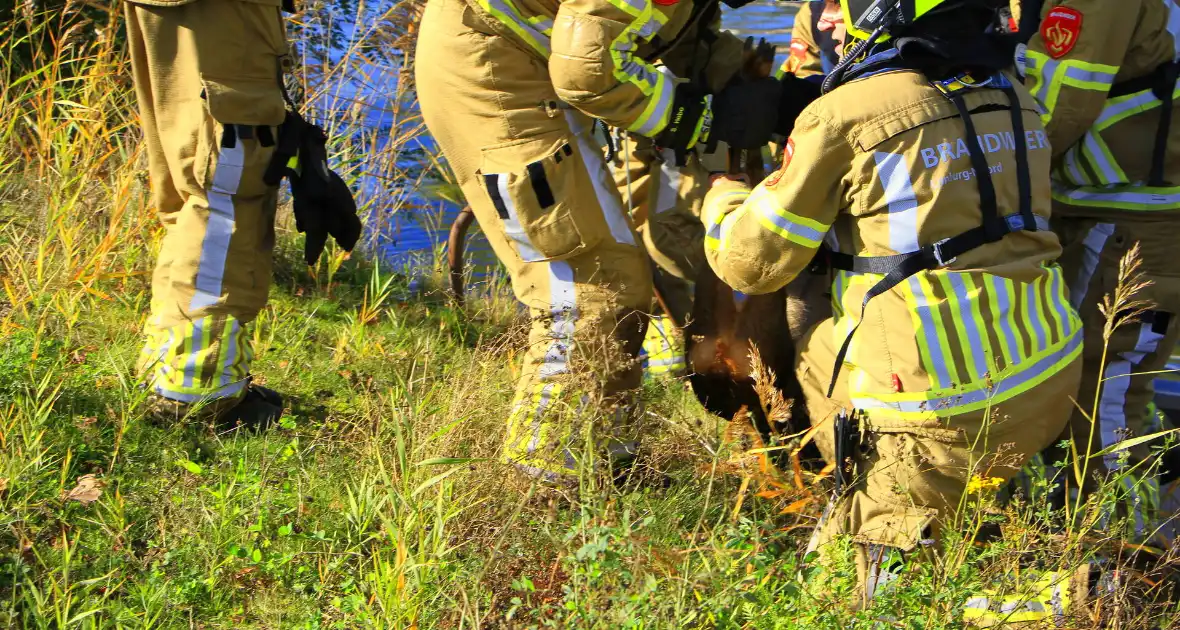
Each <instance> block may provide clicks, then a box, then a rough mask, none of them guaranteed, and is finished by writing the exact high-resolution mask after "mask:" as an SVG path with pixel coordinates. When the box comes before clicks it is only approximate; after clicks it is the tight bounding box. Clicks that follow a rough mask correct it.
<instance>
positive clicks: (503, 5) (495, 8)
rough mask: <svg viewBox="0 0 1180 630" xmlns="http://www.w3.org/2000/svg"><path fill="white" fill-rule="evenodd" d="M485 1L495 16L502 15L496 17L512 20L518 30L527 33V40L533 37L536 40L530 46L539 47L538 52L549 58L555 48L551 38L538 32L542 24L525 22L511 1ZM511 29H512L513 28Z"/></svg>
mask: <svg viewBox="0 0 1180 630" xmlns="http://www.w3.org/2000/svg"><path fill="white" fill-rule="evenodd" d="M485 1H486V2H487V5H486V6H487V8H488V10H489V11H491V12H492V13H493V15H494V14H496V13H499V14H500V15H498V16H495V17H500V16H503V17H504V18H507V19H509V20H511V21H512V22H513V24H515V25H516V26H517V28H519V29H521V30H522V31H523V32H524V33H525V39H528V38H530V37H531V38H532V39H534V40H535V41H533V42H529V45H532V46H534V47H536V46H539V47H540V50H537V52H539V53H541V54H542V55H544V56H545V57H548V56H549V52H550V51H551V50H552V49H553V46H552V43H551V42H550V40H549V36H548V35H546V34H545V33H542V32H541V31H540V30H538V28H537V27H538V26H540V24H537V25H533V24H529V23H528V22H527V21H525V19H524V18H523V17H522V16H521V14H520V11H517V10H516V6H515V5H513V4H512V2H511V0H509V1H505V0H485ZM509 28H510V29H511V27H509ZM550 30H552V22H551V23H550Z"/></svg>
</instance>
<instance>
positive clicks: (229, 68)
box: [125, 0, 287, 422]
mask: <svg viewBox="0 0 1180 630" xmlns="http://www.w3.org/2000/svg"><path fill="white" fill-rule="evenodd" d="M125 7H126V15H127V39H128V45H129V48H130V51H131V67H132V71H133V76H134V83H135V92H136V96H137V98H138V101H139V107H140V117H141V119H142V121H143V132H144V141H145V143H146V146H147V154H148V168H149V173H150V176H151V182H152V193H153V201H154V203H155V206H156V208H157V211H158V213H159V216H160V219H161V220H162V221H163V223H164V227H165V229H166V232H165V235H164V240H163V243H162V244H161V246H160V253H159V258H158V260H157V262H156V268H155V272H154V274H153V276H152V300H151V314H150V316H149V319H148V321H147V325H146V333H147V334H146V336H147V342H146V344H145V346H144V349H143V352H142V354H141V357H140V361H139V368H140V371H141V373H142V374H143V377H144V379H145V380H146V382H147V384H148V386H149V387H150V389H151V394H150V397H151V400H150V404H149V408H150V410H151V416H152V417H153V418H154V419H155V420H157V421H161V422H165V421H175V420H178V419H180V418H183V417H185V416H187V415H190V414H191V415H192V416H199V418H201V419H213V420H222V419H232V420H245V421H247V422H258V421H267V420H272V419H273V418H275V417H277V416H278V414H279V413H281V411H282V398H281V397H280V396H279V395H278V394H276V393H275V392H273V391H271V390H269V389H267V388H264V387H260V386H258V385H255V384H252V383H251V382H250V363H251V359H252V356H253V351H252V349H251V344H250V336H249V333H248V330H247V326H248V324H249V323H250V322H251V320H253V319H254V318H255V317H256V316H257V315H258V312H259V310H261V309H262V307H263V306H264V305H265V304H266V297H267V290H268V287H269V285H270V270H271V251H272V249H273V246H274V215H275V207H276V192H277V188H274V187H271V186H268V185H266V184H265V183H264V182H263V181H262V176H263V172H264V170H265V169H266V167H267V165H268V164H269V161H270V157H271V153H272V150H273V149H272V147H273V145H274V141H273V138H274V136H275V134H276V133H277V129H278V127H279V125H280V124H282V122H283V120H284V111H285V107H284V103H283V97H282V94H281V91H280V84H279V78H278V77H279V76H280V62H281V60H282V59H284V57H285V55H286V54H287V43H286V39H285V35H284V33H283V23H282V17H281V15H280V14H279V2H278V0H273V1H261V2H243V1H241V0H199V1H190V2H184V1H183V0H181V1H167V0H161V1H156V2H128V3H126V4H125ZM264 137H269V138H271V142H270V145H271V146H269V147H268V146H266V143H264V142H262V138H264ZM194 419H196V418H194Z"/></svg>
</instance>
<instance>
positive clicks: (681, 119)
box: [652, 83, 709, 154]
mask: <svg viewBox="0 0 1180 630" xmlns="http://www.w3.org/2000/svg"><path fill="white" fill-rule="evenodd" d="M708 135H709V103H708V101H707V100H706V98H705V93H704V92H701V91H700V90H698V89H696V88H694V87H692V85H691V84H689V83H681V84H679V85H677V86H676V97H675V98H674V99H673V100H672V115H671V116H670V117H669V118H668V126H667V127H664V130H663V131H661V132H660V133H659V134H657V135H656V137H654V138H652V141H653V142H654V143H655V144H656V146H658V147H660V148H662V149H672V150H673V151H675V152H676V153H678V154H681V153H684V152H685V151H687V150H689V149H691V148H692V147H693V145H695V144H696V143H697V142H699V141H701V140H702V139H703V138H704V137H707V136H708Z"/></svg>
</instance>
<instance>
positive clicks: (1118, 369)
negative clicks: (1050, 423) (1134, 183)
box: [1054, 215, 1180, 539]
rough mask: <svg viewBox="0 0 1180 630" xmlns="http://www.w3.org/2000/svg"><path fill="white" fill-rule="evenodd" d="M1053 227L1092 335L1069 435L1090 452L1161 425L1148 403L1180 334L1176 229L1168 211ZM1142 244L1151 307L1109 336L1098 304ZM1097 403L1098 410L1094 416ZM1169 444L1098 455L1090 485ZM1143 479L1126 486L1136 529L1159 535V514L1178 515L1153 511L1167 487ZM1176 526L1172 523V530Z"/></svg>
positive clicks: (1065, 220) (1139, 534)
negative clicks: (1122, 265)
mask: <svg viewBox="0 0 1180 630" xmlns="http://www.w3.org/2000/svg"><path fill="white" fill-rule="evenodd" d="M1116 216H1117V215H1116ZM1054 227H1055V229H1056V231H1057V233H1058V234H1060V235H1061V241H1062V245H1063V247H1064V251H1063V253H1062V256H1061V268H1062V271H1063V273H1064V274H1065V278H1066V280H1067V281H1068V282H1069V283H1070V302H1072V303H1073V305H1074V307H1075V308H1076V309H1077V310H1078V314H1079V315H1080V316H1081V318H1082V322H1083V331H1084V333H1085V336H1086V339H1085V351H1084V355H1083V357H1084V365H1085V367H1084V370H1083V372H1082V384H1081V388H1080V389H1079V391H1078V398H1077V400H1078V404H1079V406H1080V407H1081V409H1077V408H1075V409H1074V410H1073V415H1072V417H1071V419H1070V425H1069V429H1068V432H1067V434H1066V435H1063V436H1062V439H1066V438H1073V439H1074V440H1075V443H1076V444H1077V445H1078V449H1079V452H1081V453H1084V452H1085V449H1086V443H1087V442H1089V444H1090V450H1089V452H1090V453H1091V454H1096V453H1099V452H1101V451H1103V450H1104V449H1108V448H1110V447H1112V446H1114V445H1116V444H1118V443H1119V442H1121V441H1123V440H1125V439H1127V438H1132V437H1138V436H1144V435H1148V434H1150V433H1152V432H1153V431H1157V430H1159V429H1158V425H1157V423H1156V422H1155V421H1154V419H1153V418H1152V411H1151V408H1150V406H1149V405H1150V403H1151V400H1152V395H1153V393H1154V387H1153V383H1154V381H1155V379H1156V378H1157V377H1159V376H1160V371H1161V370H1164V369H1165V367H1166V366H1167V363H1168V358H1169V356H1170V355H1171V353H1172V350H1173V349H1174V348H1175V346H1176V342H1177V340H1178V339H1180V268H1178V267H1177V265H1176V264H1175V262H1174V257H1175V255H1176V254H1175V251H1174V250H1175V248H1176V239H1175V231H1174V230H1175V228H1174V225H1173V224H1172V223H1171V222H1170V221H1169V220H1168V219H1166V218H1165V217H1164V216H1160V217H1158V218H1155V220H1135V219H1126V218H1123V216H1117V219H1113V218H1112V219H1111V220H1108V221H1101V220H1095V219H1085V218H1078V217H1061V218H1060V219H1054ZM1135 243H1139V246H1140V257H1139V258H1140V263H1141V267H1140V272H1141V274H1142V275H1141V278H1142V279H1143V280H1147V281H1150V282H1151V285H1150V286H1147V287H1145V288H1144V289H1143V290H1142V291H1140V292H1139V293H1138V294H1137V295H1136V298H1137V299H1140V300H1145V301H1147V302H1149V303H1150V304H1151V305H1152V306H1151V310H1150V311H1148V312H1147V313H1145V314H1144V315H1143V316H1141V317H1139V318H1137V319H1136V320H1135V321H1130V322H1127V323H1126V324H1124V325H1122V326H1120V327H1119V328H1117V329H1116V330H1115V331H1114V332H1113V334H1112V335H1111V337H1110V339H1109V340H1106V339H1104V331H1105V328H1106V315H1104V314H1103V313H1102V312H1101V311H1100V310H1099V306H1100V305H1101V304H1102V303H1103V300H1104V296H1107V295H1109V296H1111V297H1112V298H1113V296H1114V293H1115V287H1116V286H1117V285H1118V277H1119V261H1120V260H1121V259H1122V257H1123V256H1124V255H1125V254H1126V253H1127V250H1129V249H1130V248H1131V247H1132V246H1133V245H1134V244H1135ZM1104 359H1105V361H1104ZM1095 409H1096V410H1097V416H1093V412H1094V411H1095ZM1083 410H1084V412H1083ZM1092 416H1093V417H1096V418H1097V422H1096V423H1091V421H1090V417H1092ZM1163 444H1164V440H1162V439H1160V440H1156V441H1155V442H1149V443H1146V444H1139V445H1137V446H1135V447H1132V448H1131V449H1130V450H1129V457H1130V460H1129V461H1128V462H1122V461H1120V459H1119V453H1111V454H1108V455H1106V456H1104V457H1102V458H1094V459H1093V460H1092V461H1091V462H1090V465H1089V468H1088V470H1089V471H1090V472H1091V473H1092V475H1091V478H1090V480H1088V481H1087V483H1092V482H1093V479H1094V478H1095V477H1099V476H1101V475H1103V474H1105V473H1108V472H1113V471H1115V470H1117V469H1120V468H1122V467H1123V466H1124V465H1126V466H1135V465H1138V464H1141V463H1142V462H1143V461H1144V460H1146V459H1147V458H1148V457H1149V456H1150V455H1151V453H1152V449H1153V447H1159V446H1163ZM1139 477H1142V475H1133V476H1126V477H1124V479H1123V484H1124V485H1125V486H1126V489H1127V492H1128V493H1129V496H1128V500H1127V501H1126V502H1125V504H1126V505H1128V506H1131V507H1130V508H1129V510H1128V511H1129V512H1130V513H1129V514H1127V516H1129V517H1131V518H1132V519H1133V520H1134V525H1133V526H1134V532H1132V534H1133V536H1134V537H1135V538H1138V539H1145V538H1149V537H1151V536H1152V535H1153V534H1154V529H1155V527H1157V526H1158V525H1159V523H1160V520H1166V519H1167V518H1169V517H1170V516H1171V514H1170V513H1168V514H1155V513H1154V512H1155V511H1156V510H1157V508H1158V507H1159V506H1160V504H1161V498H1160V497H1159V492H1160V490H1161V488H1160V487H1159V484H1158V482H1157V481H1156V479H1155V477H1154V476H1147V477H1144V478H1143V479H1139ZM1170 491H1171V492H1174V491H1175V489H1171V490H1170ZM1164 502H1165V503H1168V501H1164ZM1171 503H1173V504H1174V500H1173V501H1171ZM1173 527H1174V526H1172V525H1170V526H1169V527H1168V529H1169V531H1170V530H1171V529H1173Z"/></svg>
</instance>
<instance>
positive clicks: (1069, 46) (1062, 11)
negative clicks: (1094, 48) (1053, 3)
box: [1041, 7, 1082, 59]
mask: <svg viewBox="0 0 1180 630" xmlns="http://www.w3.org/2000/svg"><path fill="white" fill-rule="evenodd" d="M1081 36H1082V12H1081V11H1078V10H1077V9H1073V8H1070V7H1054V8H1053V10H1052V11H1050V12H1049V15H1047V16H1045V21H1044V22H1041V39H1042V40H1044V42H1045V50H1046V51H1047V52H1048V53H1049V56H1050V57H1053V58H1054V59H1060V58H1061V57H1063V56H1065V55H1066V54H1067V53H1068V52H1069V51H1071V50H1073V47H1074V46H1075V45H1077V43H1078V38H1079V37H1081Z"/></svg>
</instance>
